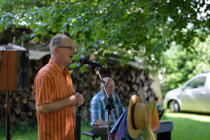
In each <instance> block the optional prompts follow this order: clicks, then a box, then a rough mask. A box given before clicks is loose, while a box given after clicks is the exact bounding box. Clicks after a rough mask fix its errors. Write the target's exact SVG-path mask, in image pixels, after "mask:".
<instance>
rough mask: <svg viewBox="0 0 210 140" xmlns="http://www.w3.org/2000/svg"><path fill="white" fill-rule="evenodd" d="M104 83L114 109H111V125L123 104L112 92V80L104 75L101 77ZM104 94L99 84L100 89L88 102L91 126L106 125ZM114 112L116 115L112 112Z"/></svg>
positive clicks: (106, 115) (106, 112) (106, 111)
mask: <svg viewBox="0 0 210 140" xmlns="http://www.w3.org/2000/svg"><path fill="white" fill-rule="evenodd" d="M103 81H104V85H105V87H106V91H107V94H108V96H110V97H111V100H112V103H113V107H114V109H112V110H111V122H110V124H111V125H114V123H115V122H116V120H117V119H118V117H119V116H120V115H121V113H122V112H123V106H122V103H121V101H120V98H119V96H118V95H117V94H116V93H114V86H115V85H114V81H113V80H112V79H111V78H109V77H105V78H104V79H103ZM106 104H107V101H106V95H105V91H104V88H103V87H102V85H101V91H99V92H98V93H97V94H96V95H95V96H94V97H93V98H92V100H91V102H90V112H91V123H90V125H91V126H94V125H97V126H99V125H107V124H108V110H107V109H106ZM115 112H116V117H117V118H115V115H114V113H115Z"/></svg>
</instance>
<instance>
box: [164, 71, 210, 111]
mask: <svg viewBox="0 0 210 140" xmlns="http://www.w3.org/2000/svg"><path fill="white" fill-rule="evenodd" d="M163 107H164V108H169V109H170V110H171V111H172V112H179V111H190V112H205V113H210V73H203V74H199V75H197V76H195V77H193V78H191V79H190V80H189V81H187V82H186V83H185V84H184V85H183V86H182V87H180V88H177V89H173V90H171V91H169V92H168V93H167V94H166V96H165V98H164V101H163Z"/></svg>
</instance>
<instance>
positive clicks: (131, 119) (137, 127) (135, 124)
mask: <svg viewBox="0 0 210 140" xmlns="http://www.w3.org/2000/svg"><path fill="white" fill-rule="evenodd" d="M150 120H151V112H150V110H149V107H148V106H147V104H145V103H142V102H141V98H140V97H139V96H137V95H133V96H131V98H130V101H129V106H128V115H127V129H128V132H129V135H130V136H131V137H132V138H136V137H137V136H138V135H139V133H140V132H141V131H142V129H144V128H146V127H148V124H149V123H150Z"/></svg>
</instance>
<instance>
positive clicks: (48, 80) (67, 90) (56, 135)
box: [34, 35, 84, 140]
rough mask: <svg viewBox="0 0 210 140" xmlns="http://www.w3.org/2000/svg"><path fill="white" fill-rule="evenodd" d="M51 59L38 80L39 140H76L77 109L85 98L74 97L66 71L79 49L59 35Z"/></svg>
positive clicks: (77, 95) (52, 46)
mask: <svg viewBox="0 0 210 140" xmlns="http://www.w3.org/2000/svg"><path fill="white" fill-rule="evenodd" d="M50 51H51V59H50V60H49V63H48V64H47V65H45V66H44V67H42V68H41V69H40V71H39V72H38V74H37V75H36V77H35V80H34V88H35V101H36V112H37V121H38V139H39V140H75V139H76V138H75V125H76V124H75V110H74V108H75V106H80V105H82V104H83V102H84V98H83V96H82V95H81V94H79V93H74V89H73V84H72V80H71V77H70V74H69V71H68V69H67V68H66V67H65V66H66V65H68V64H71V63H72V57H73V55H75V53H76V52H75V46H74V44H73V42H72V40H71V39H70V38H69V37H68V36H66V35H56V36H55V37H53V38H52V40H51V42H50Z"/></svg>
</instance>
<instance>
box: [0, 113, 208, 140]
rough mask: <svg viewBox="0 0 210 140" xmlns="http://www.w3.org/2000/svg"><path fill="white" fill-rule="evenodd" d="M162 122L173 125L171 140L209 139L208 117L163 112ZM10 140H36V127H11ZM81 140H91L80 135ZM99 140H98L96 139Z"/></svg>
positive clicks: (1, 131) (0, 134)
mask: <svg viewBox="0 0 210 140" xmlns="http://www.w3.org/2000/svg"><path fill="white" fill-rule="evenodd" d="M162 119H163V120H171V121H172V122H173V125H174V129H173V131H172V140H209V139H210V115H204V114H192V113H170V112H165V113H164V116H163V118H162ZM12 128H13V130H12V140H37V126H34V127H29V126H27V125H21V124H19V125H17V126H12ZM81 128H82V130H81V131H82V132H83V131H87V130H90V128H89V123H88V122H84V121H83V122H82V126H81ZM5 135H6V129H5V127H3V126H2V123H1V126H0V140H5V138H6V136H5ZM81 140H92V139H91V138H90V137H86V136H84V135H81ZM97 140H99V138H98V139H97Z"/></svg>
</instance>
